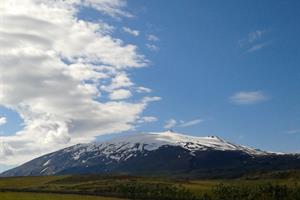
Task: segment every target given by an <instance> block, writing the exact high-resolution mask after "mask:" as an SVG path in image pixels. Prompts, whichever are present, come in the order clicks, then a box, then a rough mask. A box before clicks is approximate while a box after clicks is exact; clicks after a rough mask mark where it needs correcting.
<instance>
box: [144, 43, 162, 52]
mask: <svg viewBox="0 0 300 200" xmlns="http://www.w3.org/2000/svg"><path fill="white" fill-rule="evenodd" d="M146 47H147V48H148V49H149V50H150V51H158V50H159V47H158V46H156V45H154V44H146Z"/></svg>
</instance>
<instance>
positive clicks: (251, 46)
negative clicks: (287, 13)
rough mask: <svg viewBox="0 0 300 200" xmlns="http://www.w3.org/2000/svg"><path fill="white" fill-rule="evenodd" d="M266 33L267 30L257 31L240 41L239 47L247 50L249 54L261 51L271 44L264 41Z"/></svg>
mask: <svg viewBox="0 0 300 200" xmlns="http://www.w3.org/2000/svg"><path fill="white" fill-rule="evenodd" d="M266 33H267V31H266V30H255V31H253V32H250V33H248V35H247V37H245V38H243V39H241V40H239V41H238V45H239V47H240V48H242V49H246V52H247V53H252V52H255V51H258V50H261V49H263V48H265V47H266V46H268V45H269V44H270V42H266V41H265V39H264V35H265V34H266Z"/></svg>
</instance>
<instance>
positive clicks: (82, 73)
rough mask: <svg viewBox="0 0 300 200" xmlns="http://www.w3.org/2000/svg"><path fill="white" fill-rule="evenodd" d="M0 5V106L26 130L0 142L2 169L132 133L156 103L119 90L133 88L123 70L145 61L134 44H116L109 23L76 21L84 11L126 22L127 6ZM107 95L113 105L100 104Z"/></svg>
mask: <svg viewBox="0 0 300 200" xmlns="http://www.w3.org/2000/svg"><path fill="white" fill-rule="evenodd" d="M0 1H1V3H0V18H1V20H0V46H1V51H0V71H1V73H0V106H3V107H6V108H9V109H12V110H14V111H16V112H18V113H19V115H20V117H21V118H22V119H23V120H24V128H23V130H21V131H19V132H17V133H15V135H11V136H1V137H0V141H1V142H0V164H3V163H5V164H20V163H22V162H25V161H27V160H29V159H32V158H33V157H36V156H38V155H41V154H44V153H47V152H51V151H53V150H57V149H58V148H62V147H65V146H69V145H72V144H76V143H80V142H90V141H92V140H94V139H95V137H96V136H99V135H102V134H109V133H116V132H122V131H127V130H131V129H133V128H134V126H135V123H137V120H138V119H140V115H141V114H142V112H143V110H144V109H145V108H146V107H147V105H148V103H150V102H152V101H155V100H159V99H160V98H159V97H144V98H142V99H140V100H137V101H135V102H128V101H125V99H126V98H128V97H129V96H130V95H131V93H128V92H127V94H125V93H126V92H124V91H130V90H131V89H132V87H134V86H135V84H134V83H133V82H132V81H131V80H130V77H129V75H128V70H129V69H134V68H140V67H143V66H145V65H147V60H146V59H145V58H144V56H143V55H140V54H139V53H138V52H137V47H136V46H134V45H131V44H126V43H125V42H123V41H122V40H120V39H117V38H113V37H112V36H111V34H110V32H109V31H107V27H108V26H109V25H107V24H104V23H94V22H93V23H92V22H88V21H84V20H82V19H78V18H77V13H78V12H80V10H79V9H80V7H81V6H89V7H93V8H94V9H96V10H98V11H100V12H102V13H104V14H107V15H110V16H112V17H115V18H119V17H124V16H125V17H131V15H130V14H129V13H127V12H126V11H124V6H126V2H124V1H121V0H70V1H64V0H56V1H48V0H22V1H19V0H10V1H3V0H0ZM137 87H138V86H137ZM120 91H123V94H122V95H123V96H122V95H120V93H122V92H120ZM105 93H107V95H112V94H114V95H112V97H113V98H111V99H112V100H107V99H104V98H102V96H105V95H103V94H105ZM118 93H119V94H118ZM118 95H119V101H115V99H116V97H117V96H118ZM121 96H122V98H120V97H121ZM117 99H118V98H117Z"/></svg>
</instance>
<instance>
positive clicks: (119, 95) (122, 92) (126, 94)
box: [109, 89, 132, 100]
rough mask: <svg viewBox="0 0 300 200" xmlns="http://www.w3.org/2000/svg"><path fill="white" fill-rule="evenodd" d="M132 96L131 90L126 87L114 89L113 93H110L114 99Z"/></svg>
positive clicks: (110, 96)
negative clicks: (125, 88)
mask: <svg viewBox="0 0 300 200" xmlns="http://www.w3.org/2000/svg"><path fill="white" fill-rule="evenodd" d="M131 96H132V94H131V92H130V91H129V90H124V89H120V90H114V91H112V93H110V94H109V98H110V99H112V100H121V99H128V98H129V97H131Z"/></svg>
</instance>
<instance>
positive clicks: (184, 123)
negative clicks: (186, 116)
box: [180, 119, 204, 127]
mask: <svg viewBox="0 0 300 200" xmlns="http://www.w3.org/2000/svg"><path fill="white" fill-rule="evenodd" d="M203 121H204V120H203V119H194V120H191V121H188V122H182V123H181V124H180V127H189V126H195V125H197V124H200V123H201V122H203Z"/></svg>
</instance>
